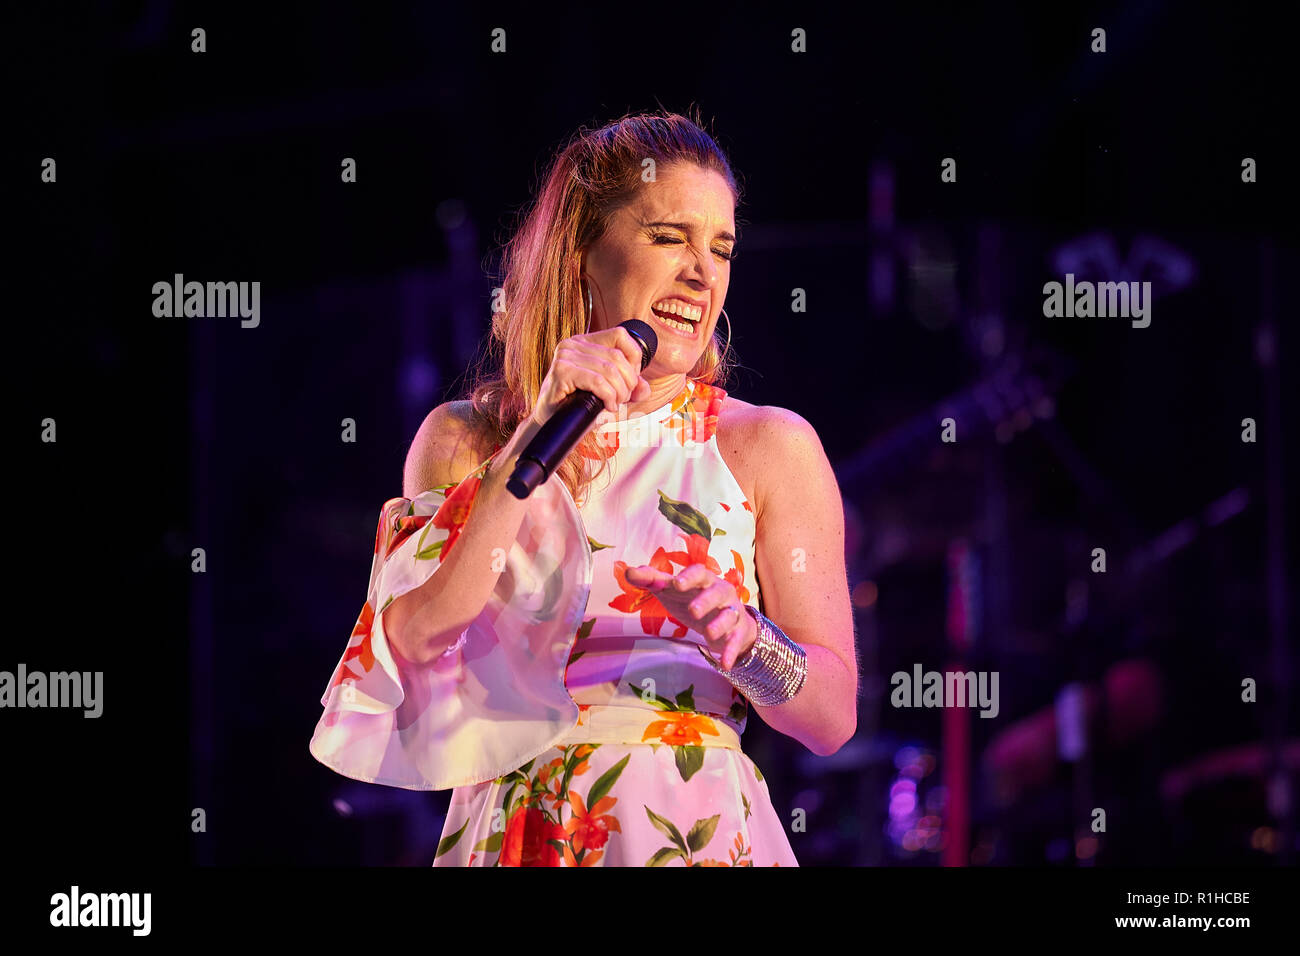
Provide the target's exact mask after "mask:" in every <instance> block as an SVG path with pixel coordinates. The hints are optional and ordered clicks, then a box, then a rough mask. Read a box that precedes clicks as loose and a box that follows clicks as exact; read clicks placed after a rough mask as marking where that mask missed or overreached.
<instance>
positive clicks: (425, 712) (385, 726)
mask: <svg viewBox="0 0 1300 956" xmlns="http://www.w3.org/2000/svg"><path fill="white" fill-rule="evenodd" d="M725 399H726V392H725V391H724V390H723V389H721V388H718V387H716V386H710V385H706V384H704V383H700V382H695V381H692V380H689V379H688V380H687V383H686V385H685V387H684V388H683V389H682V391H681V392H680V393H679V394H678V395H676V396H675V397H674V398H673V399H672V400H671V401H669V402H668V403H667V404H665V405H663V406H662V407H661V408H658V409H656V410H655V411H653V412H650V413H648V414H646V415H644V416H634V417H632V418H630V419H627V420H621V421H613V422H610V423H608V424H606V425H603V426H601V427H600V428H599V429H598V430H597V434H598V437H599V438H600V440H601V442H602V444H603V446H604V449H605V451H606V453H607V454H608V455H609V456H610V460H609V463H608V465H607V471H606V473H605V474H603V475H601V476H600V477H598V478H597V479H596V480H595V481H594V482H593V483H592V485H591V486H589V488H588V489H587V492H586V496H585V498H584V500H583V501H582V503H581V505H579V504H577V503H575V502H574V501H573V498H572V496H570V494H569V492H568V489H567V488H565V487H564V485H563V484H562V483H561V482H560V481H559V480H558V479H556V478H554V477H552V478H551V479H549V480H547V481H546V482H545V483H544V484H543V485H541V486H540V487H539V488H537V489H536V491H534V492H533V494H532V495H531V496H530V497H529V505H528V508H527V511H526V514H525V517H524V519H523V522H522V524H521V526H520V530H519V534H518V535H517V537H516V541H515V543H514V545H513V547H512V548H511V549H510V551H509V552H508V553H502V554H498V555H495V556H494V559H495V560H496V561H497V566H496V567H494V570H498V571H500V572H501V577H500V578H499V579H498V584H497V587H496V589H495V590H494V592H493V594H492V597H491V598H490V599H489V601H488V603H487V605H486V606H485V608H484V610H483V613H482V614H480V616H479V617H478V618H477V619H476V620H475V621H474V622H473V623H472V624H471V625H470V627H469V628H467V629H466V631H465V632H464V633H463V634H462V635H461V637H460V640H459V641H458V642H456V643H455V644H454V645H452V647H450V648H448V650H447V652H446V653H445V654H443V655H442V656H441V657H440V658H439V659H438V660H437V661H436V662H434V663H433V664H431V665H427V666H424V667H414V666H408V665H402V666H400V667H399V665H398V664H397V662H396V661H395V659H394V658H393V656H392V654H391V653H390V652H389V649H388V643H387V638H386V637H385V635H384V633H383V608H385V607H386V606H387V605H388V604H389V603H391V601H392V600H393V599H394V598H396V597H397V596H399V595H401V594H403V593H405V592H406V591H408V590H411V589H412V588H414V587H418V586H419V585H420V584H421V583H423V582H424V581H425V580H427V579H428V577H429V576H430V575H431V574H432V573H433V571H434V569H435V568H436V567H437V565H438V564H439V563H440V561H441V560H442V559H443V558H444V557H445V556H446V555H447V554H448V553H449V552H450V550H451V549H452V547H454V545H455V542H456V538H457V537H458V535H459V533H460V530H461V528H462V527H463V526H464V524H465V522H466V520H467V519H468V516H469V513H470V510H471V508H472V506H473V502H474V498H475V494H476V492H477V490H478V487H479V485H480V483H481V481H482V479H483V477H484V476H485V475H486V474H487V470H488V469H489V467H490V466H491V465H492V462H493V459H494V458H495V456H496V452H493V456H492V457H490V458H489V459H488V460H487V461H485V462H484V463H483V464H482V465H480V466H479V467H478V468H477V469H475V471H474V472H472V473H471V474H469V475H467V476H466V477H465V478H464V479H462V480H461V481H460V482H458V483H456V484H452V485H448V486H445V487H442V488H437V489H431V490H430V491H427V492H425V493H423V494H421V495H419V496H417V497H416V498H414V499H410V498H394V499H392V500H390V501H389V502H387V503H386V504H385V505H384V507H383V509H382V511H381V514H380V521H379V529H378V533H377V535H376V539H375V555H374V563H373V565H372V569H371V587H370V592H369V595H368V600H367V601H366V604H365V606H364V607H363V609H362V612H361V615H360V618H359V619H358V621H357V625H356V627H355V628H354V629H353V633H352V637H351V640H350V641H349V644H348V647H347V649H346V651H345V652H344V654H343V657H342V659H341V660H340V661H339V664H338V667H337V668H336V669H335V672H334V675H333V677H332V678H331V681H330V684H329V687H328V688H327V690H326V692H325V695H324V697H322V700H321V703H322V705H323V706H324V708H325V712H324V714H323V715H322V716H321V719H320V722H319V723H318V724H317V727H316V732H315V734H314V735H313V737H312V741H311V752H312V754H313V756H315V757H316V759H318V760H320V761H321V762H322V763H324V764H326V765H327V766H329V767H331V768H333V769H334V770H336V771H338V772H339V773H342V774H344V775H346V776H348V777H352V778H354V779H358V780H366V781H369V782H372V783H383V784H387V785H390V786H398V787H405V788H409V789H422V790H440V789H448V788H450V789H452V790H453V792H452V797H451V802H450V806H449V808H448V812H447V818H446V822H445V825H444V828H443V832H442V839H441V841H440V842H439V845H438V848H437V852H436V856H435V859H434V861H433V863H434V865H435V866H797V865H798V862H797V860H796V859H795V857H794V853H793V851H792V850H791V848H790V843H789V840H788V838H787V836H786V831H785V829H784V826H783V821H782V818H781V816H780V815H779V814H778V813H777V811H776V809H775V808H774V807H773V805H772V802H771V798H770V796H769V794H768V790H767V785H766V783H765V782H764V780H763V775H762V773H761V772H760V771H759V769H758V767H757V766H756V765H755V764H754V763H753V761H751V760H750V759H749V757H747V756H746V755H745V753H744V752H743V751H742V749H741V745H740V735H741V733H742V732H743V731H744V728H745V723H746V720H747V717H748V703H747V701H746V700H745V698H744V696H742V695H741V694H740V693H739V692H738V691H737V690H736V689H735V688H733V687H732V685H731V684H730V683H729V682H728V681H727V680H726V679H725V678H724V677H723V676H722V675H721V674H719V673H718V672H717V671H715V670H714V669H713V667H712V666H710V664H709V663H708V662H707V661H706V660H705V659H704V657H703V656H702V654H701V652H700V647H699V645H701V644H703V643H704V638H703V636H702V635H699V634H697V633H696V632H694V631H691V630H689V629H688V628H687V627H686V626H685V625H683V624H682V623H681V622H680V621H678V620H676V619H675V618H674V617H672V616H671V615H670V614H669V613H668V611H667V609H666V608H665V607H664V606H663V605H662V604H661V603H660V602H659V600H658V598H657V597H655V595H654V594H653V593H652V592H650V591H648V590H644V589H641V588H638V587H636V586H635V585H632V584H630V583H629V582H628V580H627V578H626V573H625V572H626V570H627V568H629V567H635V566H637V565H641V564H649V565H652V566H654V567H656V568H658V569H660V570H662V571H666V572H668V573H670V574H672V573H676V572H678V571H680V570H682V569H683V568H685V567H687V566H688V565H691V564H696V563H703V564H705V565H706V566H707V567H708V568H709V570H711V571H712V572H714V573H715V574H717V575H718V576H719V577H722V578H723V579H724V580H726V581H728V582H730V583H731V584H732V585H733V586H734V587H735V589H736V594H737V596H738V597H739V599H740V600H741V601H742V602H743V603H746V604H750V605H752V606H754V607H756V608H761V604H760V598H759V589H758V581H757V578H756V576H755V573H754V540H755V518H754V512H753V508H752V506H751V503H750V502H749V501H747V500H745V494H744V492H743V491H742V490H741V488H740V486H739V484H738V483H737V482H736V479H735V477H734V475H732V473H731V470H730V469H729V468H728V467H727V465H726V463H725V462H724V461H723V459H722V456H721V454H720V453H719V451H718V446H717V439H716V436H715V431H716V429H717V423H718V412H719V410H720V409H721V406H722V403H723V401H724V400H725ZM499 450H500V449H499V448H498V449H497V451H499ZM502 551H504V549H502Z"/></svg>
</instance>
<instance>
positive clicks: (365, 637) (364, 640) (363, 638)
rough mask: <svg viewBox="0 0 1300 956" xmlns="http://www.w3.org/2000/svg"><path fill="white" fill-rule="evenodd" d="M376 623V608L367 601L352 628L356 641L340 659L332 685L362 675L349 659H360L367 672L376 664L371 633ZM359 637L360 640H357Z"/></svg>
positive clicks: (353, 638)
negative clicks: (350, 664) (351, 665)
mask: <svg viewBox="0 0 1300 956" xmlns="http://www.w3.org/2000/svg"><path fill="white" fill-rule="evenodd" d="M374 623H375V609H374V608H372V607H371V606H370V602H369V601H367V602H366V603H365V606H364V607H362V608H361V616H360V617H358V618H357V623H356V626H354V627H353V628H352V640H354V641H356V643H349V644H348V649H347V651H345V652H344V654H343V660H341V661H339V667H338V670H337V671H335V672H334V678H333V680H331V681H330V687H337V686H338V685H339V684H342V683H344V682H345V681H349V680H353V681H355V680H358V679H360V676H361V675H360V674H357V673H356V672H355V671H353V670H352V668H350V667H349V666H348V662H349V661H358V662H359V663H360V664H361V669H362V670H363V671H364V672H365V673H367V674H369V673H370V668H372V667H374V666H375V654H374V651H372V650H371V647H370V635H371V629H372V628H373V626H374ZM357 638H360V640H356V639H357Z"/></svg>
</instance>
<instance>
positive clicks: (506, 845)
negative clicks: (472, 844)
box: [500, 806, 567, 866]
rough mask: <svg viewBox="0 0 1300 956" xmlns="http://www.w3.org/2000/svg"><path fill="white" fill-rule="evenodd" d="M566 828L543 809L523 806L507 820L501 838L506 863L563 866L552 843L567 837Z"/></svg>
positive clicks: (503, 862) (503, 857)
mask: <svg viewBox="0 0 1300 956" xmlns="http://www.w3.org/2000/svg"><path fill="white" fill-rule="evenodd" d="M566 837H567V834H566V833H565V832H564V827H562V826H560V824H558V823H553V822H551V820H550V818H548V817H547V816H546V814H545V813H543V812H542V811H541V810H536V809H533V808H532V807H528V806H521V807H520V808H519V809H518V810H516V811H515V812H514V814H513V815H512V816H511V817H510V820H509V821H508V822H507V823H506V832H505V837H504V839H503V840H502V841H501V856H500V863H501V865H502V866H560V865H561V864H560V852H559V851H558V850H557V849H555V847H554V846H553V845H552V844H551V843H550V842H549V841H551V840H564V839H565V838H566Z"/></svg>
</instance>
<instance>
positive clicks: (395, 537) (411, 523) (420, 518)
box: [375, 498, 433, 560]
mask: <svg viewBox="0 0 1300 956" xmlns="http://www.w3.org/2000/svg"><path fill="white" fill-rule="evenodd" d="M394 500H395V502H397V503H403V502H404V501H405V499H403V498H397V499H394ZM385 507H387V506H385ZM432 517H433V516H432V515H406V516H404V517H401V518H395V519H393V520H392V521H391V522H385V523H384V524H383V525H380V531H379V534H377V535H376V536H375V554H378V553H379V548H380V544H381V541H380V539H381V538H382V537H384V536H385V535H384V531H385V530H387V537H388V542H387V544H386V545H384V558H385V560H386V559H387V558H388V557H389V556H390V555H392V553H393V552H394V551H396V550H397V549H398V548H400V547H401V546H402V542H403V541H405V540H406V539H407V538H409V537H410V536H411V535H413V534H415V532H417V531H419V530H420V529H421V528H423V527H424V526H425V525H426V524H428V523H429V519H430V518H432Z"/></svg>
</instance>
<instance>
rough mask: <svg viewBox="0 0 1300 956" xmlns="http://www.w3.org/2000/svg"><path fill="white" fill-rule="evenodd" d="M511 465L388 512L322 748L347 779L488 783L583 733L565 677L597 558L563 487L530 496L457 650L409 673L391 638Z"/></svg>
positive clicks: (318, 736) (416, 785)
mask: <svg viewBox="0 0 1300 956" xmlns="http://www.w3.org/2000/svg"><path fill="white" fill-rule="evenodd" d="M499 451H500V449H498V451H497V452H494V453H493V455H492V457H491V458H489V459H488V460H487V461H485V462H484V463H483V464H482V465H480V466H479V467H478V468H477V469H475V471H474V472H472V473H471V474H470V475H468V476H466V477H465V478H464V479H462V480H461V481H460V482H458V483H456V484H452V485H447V486H443V487H440V488H434V489H431V490H429V491H426V492H424V493H422V494H420V495H418V496H417V497H415V498H392V499H390V500H389V501H387V502H385V503H384V506H383V508H381V509H380V514H379V527H378V529H377V531H376V534H375V553H374V560H373V562H372V564H371V569H370V585H369V589H368V591H367V596H366V603H365V605H364V606H363V607H362V609H361V614H360V616H359V617H358V618H357V623H356V626H355V627H354V628H353V629H352V635H351V638H350V639H349V641H348V645H347V649H346V650H345V651H344V652H343V656H342V658H341V659H340V660H339V663H338V666H337V667H336V668H335V670H334V674H333V677H332V678H331V679H330V682H329V685H328V687H327V688H326V690H325V694H324V696H323V697H322V698H321V704H322V706H323V707H324V708H325V711H324V713H323V714H322V715H321V718H320V720H319V722H318V723H317V725H316V731H315V733H314V734H313V735H312V739H311V745H310V749H311V754H312V756H313V757H315V758H316V759H317V760H319V761H320V762H321V763H323V764H325V765H326V766H327V767H330V768H331V769H333V770H335V771H337V772H338V773H341V774H343V775H344V776H346V777H351V778H353V779H355V780H364V781H366V782H368V783H380V784H386V785H388V786H393V787H404V788H406V789H409V790H445V789H449V788H452V787H459V786H463V785H467V784H473V783H481V782H483V781H486V780H492V779H494V778H496V777H499V776H501V775H503V774H505V773H509V772H510V771H511V770H514V769H515V768H517V767H519V766H520V765H521V764H524V763H526V762H527V761H528V760H529V759H531V758H532V757H534V756H536V755H537V754H539V753H541V752H543V751H545V750H546V749H548V748H549V747H550V746H552V745H553V744H554V743H556V742H557V741H559V740H560V739H561V738H563V737H564V735H565V734H566V733H567V732H568V731H569V730H570V729H571V728H572V727H574V726H575V725H576V723H577V720H578V707H577V704H575V703H574V701H573V698H571V697H570V696H569V693H568V691H567V689H566V688H565V685H564V668H565V665H566V664H567V663H568V659H569V653H570V651H571V649H572V647H573V642H574V639H575V637H576V633H577V629H578V628H579V626H580V625H581V623H582V616H583V612H584V611H585V609H586V606H587V598H588V596H589V595H590V593H591V568H592V558H591V549H590V546H589V543H588V541H587V535H586V531H585V529H584V527H583V524H582V518H581V515H580V514H579V513H578V509H577V507H576V506H575V505H574V502H573V498H572V496H571V495H570V494H569V491H568V489H567V488H566V487H565V486H564V484H563V483H562V482H560V480H559V479H558V478H556V477H554V476H552V477H551V478H550V479H548V480H547V481H546V482H545V483H543V484H542V485H541V486H540V487H538V488H537V489H536V490H535V491H534V492H533V493H532V495H530V496H529V498H528V506H527V510H526V512H525V515H524V519H523V521H522V523H521V524H520V528H519V533H518V535H517V536H516V539H515V541H514V543H513V544H512V546H511V548H510V550H509V553H508V554H498V555H496V556H494V560H495V561H497V562H499V564H498V566H499V567H500V577H499V578H498V580H497V585H496V588H495V589H494V591H493V592H492V594H491V596H490V597H489V599H488V602H487V604H486V605H485V606H484V608H483V611H482V613H480V614H479V616H478V617H477V618H476V619H475V620H474V621H473V622H472V623H471V624H470V626H469V627H468V628H467V629H466V630H465V632H464V633H463V634H461V637H460V640H459V641H458V642H457V643H455V644H453V645H452V646H451V647H450V648H449V649H448V651H447V652H446V653H445V654H443V655H442V656H440V657H439V658H438V659H437V660H435V661H433V662H432V663H430V664H426V665H417V664H412V663H407V662H405V661H403V663H402V665H401V667H400V668H399V667H398V665H397V664H396V662H395V661H394V658H393V655H392V652H391V650H390V648H389V645H388V639H387V637H386V636H385V634H384V627H383V611H384V609H385V608H387V607H388V605H389V604H391V603H392V602H393V601H394V600H395V599H397V598H398V597H400V596H401V595H403V594H405V593H406V592H407V591H410V590H413V589H414V588H417V587H419V586H420V585H421V584H423V583H424V582H425V581H427V580H428V579H429V577H430V576H431V575H432V574H433V573H434V571H436V570H437V568H438V566H439V565H440V564H441V563H442V561H443V559H444V558H445V557H446V556H447V555H448V554H449V553H450V552H451V549H452V548H453V547H455V545H456V539H457V538H458V537H459V535H460V533H461V529H462V528H463V527H464V525H465V523H466V521H467V520H468V519H469V516H470V513H471V511H472V508H473V507H474V504H475V501H476V497H477V492H478V490H479V487H480V485H481V483H482V480H483V479H484V478H485V477H486V475H487V472H488V468H489V467H490V465H491V464H492V461H493V459H494V458H495V457H496V455H497V454H498V453H499ZM495 570H496V569H495V568H494V569H493V571H494V573H495Z"/></svg>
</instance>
